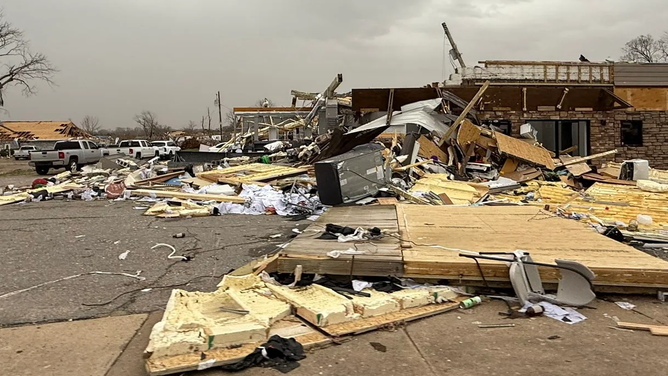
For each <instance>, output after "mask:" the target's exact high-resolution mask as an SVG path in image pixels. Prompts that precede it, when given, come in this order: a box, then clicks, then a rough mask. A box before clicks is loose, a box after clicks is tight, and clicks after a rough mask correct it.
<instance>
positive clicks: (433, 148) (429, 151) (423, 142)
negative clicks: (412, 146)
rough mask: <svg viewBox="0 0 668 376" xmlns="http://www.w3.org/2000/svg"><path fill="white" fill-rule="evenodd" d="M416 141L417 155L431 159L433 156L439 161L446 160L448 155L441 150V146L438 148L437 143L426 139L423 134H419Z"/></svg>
mask: <svg viewBox="0 0 668 376" xmlns="http://www.w3.org/2000/svg"><path fill="white" fill-rule="evenodd" d="M418 143H419V144H420V151H419V152H418V155H419V156H421V157H422V158H429V159H431V157H434V156H435V157H436V158H438V160H439V161H441V162H446V163H447V162H448V155H447V154H445V152H444V151H443V150H441V148H439V147H438V145H436V143H434V141H432V140H430V139H428V138H427V137H425V136H420V138H419V139H418Z"/></svg>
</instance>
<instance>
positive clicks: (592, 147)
mask: <svg viewBox="0 0 668 376" xmlns="http://www.w3.org/2000/svg"><path fill="white" fill-rule="evenodd" d="M479 118H480V120H509V121H511V131H512V136H515V137H519V132H520V126H521V125H522V124H524V123H526V122H527V121H528V120H588V121H589V125H590V126H589V151H590V154H596V153H601V152H604V151H608V150H612V149H617V150H618V153H617V154H616V155H614V156H609V157H606V158H600V159H596V160H594V161H593V162H594V164H596V165H600V164H601V163H602V162H604V161H613V160H614V161H615V162H622V161H624V160H627V159H634V158H641V159H646V160H648V161H649V164H650V166H651V167H653V168H659V169H668V112H666V111H625V110H615V111H606V112H599V111H583V112H580V111H547V112H546V111H482V112H479ZM623 120H642V122H643V125H642V135H643V145H642V146H635V147H631V146H622V140H621V121H623Z"/></svg>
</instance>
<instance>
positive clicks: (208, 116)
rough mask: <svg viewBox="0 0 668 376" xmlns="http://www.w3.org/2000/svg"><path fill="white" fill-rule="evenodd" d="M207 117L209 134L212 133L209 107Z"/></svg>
mask: <svg viewBox="0 0 668 376" xmlns="http://www.w3.org/2000/svg"><path fill="white" fill-rule="evenodd" d="M206 118H207V120H208V121H209V134H211V111H209V107H207V108H206Z"/></svg>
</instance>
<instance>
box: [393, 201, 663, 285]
mask: <svg viewBox="0 0 668 376" xmlns="http://www.w3.org/2000/svg"><path fill="white" fill-rule="evenodd" d="M400 206H402V210H403V212H404V217H405V220H406V227H407V231H408V236H409V237H410V239H411V240H412V241H413V242H415V243H417V245H416V244H414V245H413V247H411V248H409V249H404V261H405V265H404V272H405V275H406V276H412V277H429V276H432V277H437V278H446V279H453V280H476V281H480V280H481V276H480V271H479V270H478V268H477V266H476V264H475V262H474V261H473V260H470V259H467V258H463V257H459V253H460V252H459V251H458V250H459V249H463V250H470V251H476V252H512V251H515V250H517V249H521V250H525V251H528V252H530V253H531V256H532V257H533V259H534V260H535V261H538V262H544V263H551V264H553V263H554V260H555V259H556V258H561V259H567V260H574V261H578V262H581V263H583V264H584V265H586V266H588V267H589V268H590V269H592V271H593V272H594V273H595V274H596V275H597V278H596V279H595V280H594V284H595V285H601V286H609V285H612V286H645V287H646V286H650V287H654V286H661V287H665V286H668V262H665V261H662V260H660V259H658V258H656V257H653V256H650V255H647V254H645V253H643V252H641V251H638V250H636V249H634V248H632V247H629V246H627V245H624V244H622V243H619V242H616V241H614V240H612V239H609V238H607V237H605V236H603V235H600V234H598V233H596V232H594V231H593V230H592V229H591V228H590V227H589V226H588V225H586V224H583V223H581V222H578V221H573V220H568V219H563V218H559V217H555V216H553V215H552V214H551V213H545V212H542V211H541V210H540V209H539V208H535V207H506V206H496V207H451V206H418V205H400ZM420 244H422V245H420ZM426 244H430V245H431V244H437V245H439V246H442V247H447V248H450V249H452V250H445V249H442V248H437V247H433V246H429V245H426ZM480 265H481V267H482V269H483V271H484V273H485V277H486V278H487V279H488V280H489V281H507V280H508V267H507V266H506V265H504V264H503V263H499V262H494V261H486V260H480ZM540 273H541V276H542V278H543V281H545V282H556V281H557V280H558V279H559V272H558V270H556V269H553V268H540Z"/></svg>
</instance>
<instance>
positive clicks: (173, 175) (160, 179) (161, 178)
mask: <svg viewBox="0 0 668 376" xmlns="http://www.w3.org/2000/svg"><path fill="white" fill-rule="evenodd" d="M181 175H183V171H176V172H170V173H167V174H164V175H158V176H156V177H153V178H148V179H144V180H138V181H136V182H134V185H142V184H146V183H150V182H160V183H164V182H166V181H167V180H169V179H171V178H177V177H179V176H181Z"/></svg>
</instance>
